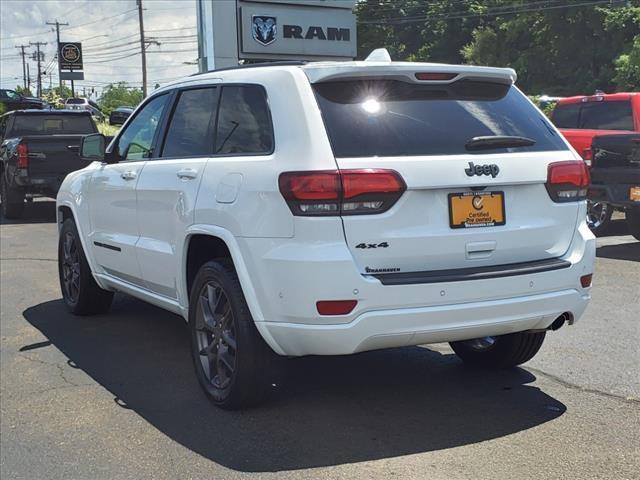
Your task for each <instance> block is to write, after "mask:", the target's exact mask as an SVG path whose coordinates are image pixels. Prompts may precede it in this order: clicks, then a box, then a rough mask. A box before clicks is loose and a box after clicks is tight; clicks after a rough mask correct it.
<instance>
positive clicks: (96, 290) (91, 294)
mask: <svg viewBox="0 0 640 480" xmlns="http://www.w3.org/2000/svg"><path fill="white" fill-rule="evenodd" d="M65 242H66V244H65ZM58 276H59V278H60V289H61V291H62V299H63V300H64V303H65V304H66V305H67V308H68V309H69V310H70V311H71V313H73V314H75V315H91V314H96V313H105V312H107V311H108V310H109V308H110V307H111V302H112V300H113V292H109V291H107V290H103V289H102V288H100V287H99V286H98V284H97V283H96V281H95V280H94V278H93V275H92V273H91V269H90V268H89V264H88V263H87V257H86V256H85V254H84V250H83V249H82V243H81V242H80V236H79V235H78V229H77V228H76V224H75V223H74V221H73V220H72V219H70V218H68V219H66V220H65V221H64V223H63V224H62V228H61V230H60V237H59V239H58Z"/></svg>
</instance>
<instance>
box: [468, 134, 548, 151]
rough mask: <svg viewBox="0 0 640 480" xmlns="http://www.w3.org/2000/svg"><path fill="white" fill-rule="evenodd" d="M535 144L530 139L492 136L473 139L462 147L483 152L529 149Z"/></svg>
mask: <svg viewBox="0 0 640 480" xmlns="http://www.w3.org/2000/svg"><path fill="white" fill-rule="evenodd" d="M534 143H536V141H535V140H534V139H532V138H527V137H511V136H502V135H492V136H486V137H473V138H472V139H471V140H469V141H468V142H467V143H465V144H464V147H465V148H466V149H467V150H483V149H491V148H507V147H530V146H531V145H533V144H534Z"/></svg>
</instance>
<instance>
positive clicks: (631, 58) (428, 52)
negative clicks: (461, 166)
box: [356, 0, 640, 95]
mask: <svg viewBox="0 0 640 480" xmlns="http://www.w3.org/2000/svg"><path fill="white" fill-rule="evenodd" d="M622 5H625V4H624V3H623V4H622ZM626 5H634V6H623V7H615V6H614V4H611V6H607V7H596V6H593V5H585V6H576V7H575V8H557V7H563V6H569V7H570V6H571V3H570V2H567V1H566V0H545V1H539V2H528V1H525V0H465V1H459V0H441V1H438V2H425V1H423V0H360V1H359V2H358V3H357V4H356V14H357V17H358V58H364V57H366V56H367V55H368V54H369V53H370V52H371V51H372V50H373V49H375V48H380V47H386V48H387V49H388V50H389V53H390V54H391V58H393V59H394V60H409V61H427V62H441V63H453V64H458V63H465V62H466V63H472V64H476V65H492V66H502V67H512V68H514V69H515V70H516V71H517V73H518V84H519V85H520V87H521V88H522V89H523V90H525V91H526V92H527V93H537V94H540V93H546V94H549V95H571V94H580V93H585V94H586V93H593V92H594V91H595V89H601V90H604V91H615V90H620V89H621V88H626V89H629V88H636V89H637V83H638V82H637V80H634V79H637V77H638V73H637V65H638V62H637V60H636V59H637V55H638V54H637V53H635V54H634V53H633V52H635V51H636V48H635V47H634V45H635V43H634V37H635V36H637V35H638V32H639V31H640V7H638V6H635V5H638V2H637V0H634V1H633V2H627V3H626ZM534 9H538V11H535V10H534ZM623 85H624V87H623ZM634 85H636V86H635V87H634Z"/></svg>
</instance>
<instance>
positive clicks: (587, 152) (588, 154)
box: [582, 147, 593, 167]
mask: <svg viewBox="0 0 640 480" xmlns="http://www.w3.org/2000/svg"><path fill="white" fill-rule="evenodd" d="M582 159H583V160H584V163H586V164H587V167H590V166H591V164H592V163H593V150H591V148H590V147H587V148H585V149H584V150H582Z"/></svg>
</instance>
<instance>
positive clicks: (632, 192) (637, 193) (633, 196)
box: [629, 187, 640, 202]
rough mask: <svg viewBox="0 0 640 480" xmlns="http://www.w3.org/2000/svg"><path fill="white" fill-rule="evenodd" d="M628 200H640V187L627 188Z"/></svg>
mask: <svg viewBox="0 0 640 480" xmlns="http://www.w3.org/2000/svg"><path fill="white" fill-rule="evenodd" d="M629 200H631V201H632V202H640V187H631V188H630V189H629Z"/></svg>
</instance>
